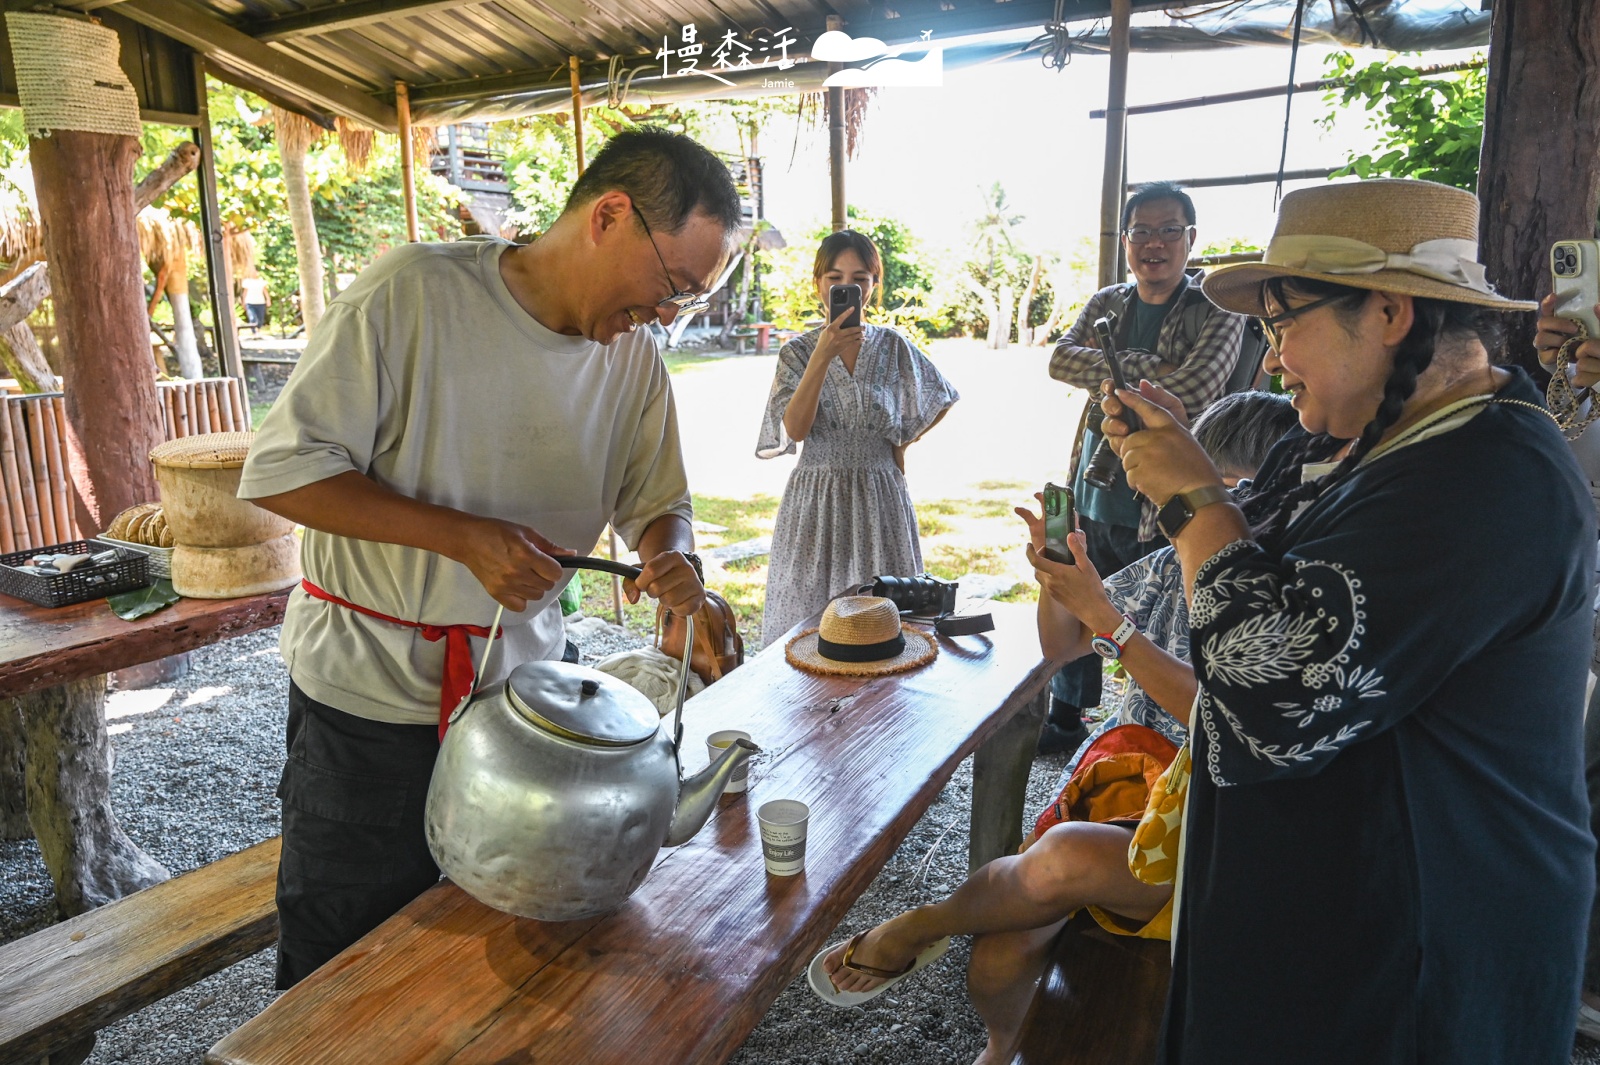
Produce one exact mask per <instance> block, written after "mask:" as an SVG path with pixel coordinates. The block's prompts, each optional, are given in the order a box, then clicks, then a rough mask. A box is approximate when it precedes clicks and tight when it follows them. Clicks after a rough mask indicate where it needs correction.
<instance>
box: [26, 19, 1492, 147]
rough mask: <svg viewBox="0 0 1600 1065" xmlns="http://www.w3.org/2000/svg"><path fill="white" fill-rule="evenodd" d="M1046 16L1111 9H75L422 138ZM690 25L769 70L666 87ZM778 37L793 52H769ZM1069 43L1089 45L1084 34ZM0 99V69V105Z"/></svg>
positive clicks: (989, 46)
mask: <svg viewBox="0 0 1600 1065" xmlns="http://www.w3.org/2000/svg"><path fill="white" fill-rule="evenodd" d="M1058 3H1059V7H1060V11H1061V15H1062V18H1063V20H1064V21H1066V22H1088V21H1090V20H1093V19H1098V18H1104V17H1106V16H1107V15H1108V14H1109V7H1110V0H834V2H833V3H831V4H829V3H825V2H823V0H616V2H606V0H487V2H483V0H477V2H474V0H335V2H332V3H328V2H325V0H323V2H312V3H302V2H300V0H77V6H79V7H80V8H82V9H96V11H97V13H101V12H105V13H109V12H111V11H115V12H117V14H118V16H125V17H126V19H129V20H132V21H133V22H137V23H139V24H141V25H142V26H144V27H147V28H148V29H154V30H156V31H158V32H159V33H160V34H163V35H166V36H167V37H170V38H172V39H173V40H174V41H176V42H178V43H179V44H180V45H181V46H185V47H189V48H193V49H195V50H196V51H199V52H201V53H202V54H204V55H205V56H206V58H207V63H208V64H209V66H210V67H211V68H212V69H213V70H214V71H215V72H216V73H218V74H219V75H220V76H222V77H224V78H225V79H227V80H229V81H233V82H235V83H237V84H239V85H242V86H244V87H246V88H250V89H253V90H255V91H257V92H261V93H263V94H264V95H266V96H268V98H270V99H272V100H274V102H277V103H280V104H283V105H285V106H290V107H293V108H295V109H297V110H300V111H303V112H304V113H306V114H308V115H311V116H312V117H313V118H315V119H317V120H319V121H322V122H324V123H325V124H327V123H331V116H333V115H344V116H346V117H348V118H351V119H354V120H355V121H357V122H360V123H363V124H365V125H369V126H374V127H378V128H383V129H391V130H392V129H393V128H394V125H395V113H394V107H393V102H394V86H395V82H396V81H404V82H405V83H406V84H407V85H408V86H409V87H410V94H409V95H410V99H411V105H412V113H413V117H414V120H415V121H417V122H418V123H421V124H430V125H437V124H441V123H446V122H453V121H461V120H466V119H472V118H495V117H507V116H511V115H516V114H527V113H533V112H538V111H548V110H553V109H556V108H562V107H565V106H568V105H569V104H568V98H569V95H570V81H569V78H570V73H569V68H568V57H569V56H573V55H576V56H578V57H579V59H580V60H581V64H582V65H581V80H582V85H583V89H584V98H585V100H586V101H587V102H590V103H594V102H599V101H602V100H604V99H605V98H606V96H607V90H608V88H613V87H615V82H614V81H613V74H614V73H616V72H618V71H620V72H622V73H624V74H625V73H627V72H632V73H633V74H634V75H635V76H634V78H633V82H632V88H633V90H634V93H635V98H636V99H641V100H647V101H662V100H666V99H688V98H698V97H715V96H732V95H739V96H749V95H752V94H759V93H762V92H772V91H785V92H794V91H807V90H811V89H815V88H818V87H820V83H821V81H822V79H823V77H825V76H826V68H825V67H824V66H823V65H822V64H816V63H803V64H802V65H801V66H799V67H795V68H791V69H789V70H785V71H784V72H783V74H782V80H783V81H785V82H788V81H793V83H794V85H793V88H789V87H788V86H787V85H785V86H784V87H783V88H782V89H781V90H775V89H774V88H773V87H772V86H769V85H766V84H765V83H766V82H767V81H768V80H769V79H770V78H771V76H772V75H773V74H775V73H776V71H775V70H774V69H773V65H772V61H773V60H774V59H776V58H777V56H778V54H779V52H780V51H782V50H783V49H784V48H786V49H787V54H788V56H789V57H790V58H795V57H807V56H808V55H809V52H810V49H811V45H812V42H813V41H815V40H816V38H817V37H818V36H819V35H821V34H822V33H823V31H824V30H825V29H826V24H827V17H828V16H829V15H830V14H837V15H839V16H841V17H842V18H843V19H844V24H845V29H846V31H847V32H848V33H850V34H851V35H852V36H854V37H857V38H860V37H875V38H878V39H879V40H881V41H883V42H885V43H886V44H889V45H897V44H906V43H910V42H914V41H917V40H919V38H922V37H923V36H924V35H930V36H931V38H932V39H933V40H934V41H935V42H943V41H952V42H953V41H956V40H957V39H959V38H962V37H970V36H972V35H974V34H978V33H986V32H987V33H992V32H994V31H1002V30H1027V29H1029V28H1033V29H1037V30H1040V31H1042V29H1043V27H1044V25H1045V24H1046V23H1047V22H1050V21H1052V20H1053V19H1054V18H1055V15H1056V12H1057V8H1058ZM1133 6H1134V10H1135V11H1136V12H1138V11H1146V12H1154V11H1157V10H1163V9H1166V10H1171V8H1170V2H1164V0H1134V4H1133ZM1292 7H1293V5H1292V4H1288V3H1286V2H1285V0H1236V2H1234V3H1231V4H1224V5H1223V6H1221V7H1219V6H1218V5H1217V4H1215V3H1209V4H1200V5H1190V6H1189V8H1187V9H1186V10H1187V14H1185V15H1182V16H1180V17H1175V18H1166V19H1164V21H1165V22H1167V23H1168V24H1169V25H1170V26H1171V27H1172V28H1171V29H1166V30H1160V31H1158V32H1157V35H1156V36H1155V37H1151V36H1148V35H1147V36H1146V40H1151V41H1156V40H1159V34H1160V33H1166V34H1167V36H1168V37H1171V38H1172V41H1171V42H1169V44H1168V45H1167V46H1169V47H1195V46H1197V45H1198V46H1204V45H1205V44H1207V43H1208V42H1209V43H1213V44H1214V43H1222V42H1223V41H1225V40H1226V39H1227V35H1228V34H1229V33H1230V32H1233V31H1238V32H1239V33H1243V32H1244V31H1243V30H1242V29H1240V27H1242V26H1246V25H1247V24H1248V28H1249V29H1250V33H1251V34H1254V35H1255V36H1254V37H1250V36H1248V35H1247V36H1246V37H1244V38H1240V39H1261V40H1272V39H1275V37H1274V30H1275V27H1276V24H1277V23H1278V22H1282V21H1284V19H1285V18H1286V17H1288V16H1285V15H1284V14H1283V11H1284V10H1288V9H1292ZM1311 7H1312V11H1311V13H1310V14H1308V20H1311V21H1316V20H1317V19H1322V20H1323V21H1324V22H1327V23H1328V27H1327V29H1328V33H1329V35H1330V38H1331V39H1336V40H1338V39H1343V40H1346V41H1349V40H1350V37H1351V35H1352V34H1357V35H1360V36H1362V37H1364V36H1365V35H1367V34H1369V33H1370V32H1371V31H1372V29H1373V27H1376V26H1393V25H1404V24H1405V23H1406V21H1407V15H1408V14H1409V13H1411V12H1416V13H1417V14H1418V15H1419V16H1420V17H1423V18H1429V17H1437V18H1442V19H1444V20H1446V21H1447V22H1448V23H1449V24H1450V25H1452V26H1456V30H1455V31H1454V32H1457V33H1462V32H1465V33H1468V34H1471V33H1476V32H1480V30H1481V32H1484V33H1486V32H1487V30H1486V27H1487V16H1486V15H1483V14H1482V13H1481V12H1480V11H1479V10H1478V0H1470V2H1469V0H1345V3H1344V5H1330V6H1329V8H1328V14H1327V15H1326V17H1324V16H1323V14H1321V12H1322V5H1311ZM1457 7H1459V8H1460V10H1459V11H1457V10H1455V8H1457ZM1197 8H1198V10H1197ZM1446 9H1449V10H1446ZM1424 12H1426V13H1427V14H1426V15H1423V13H1424ZM1435 12H1440V13H1439V14H1437V15H1435V14H1434V13H1435ZM1150 17H1151V18H1156V17H1157V16H1154V15H1152V16H1150ZM1251 20H1253V22H1252V21H1251ZM119 21H120V19H119ZM1410 21H1411V22H1412V23H1413V24H1420V23H1418V19H1417V18H1412V19H1410ZM1456 24H1459V26H1457V25H1456ZM1480 24H1481V26H1480ZM691 25H692V26H693V27H694V36H695V37H696V43H697V44H698V45H699V47H700V54H699V56H698V57H697V62H698V63H699V72H704V71H705V70H706V69H707V68H711V67H713V66H714V60H713V55H714V50H715V49H717V48H718V46H719V44H722V42H723V41H724V38H725V37H728V36H731V37H733V38H734V40H735V41H736V44H734V45H725V46H724V47H725V48H727V49H729V50H730V51H731V53H732V54H733V55H738V54H740V53H739V51H738V49H740V48H743V49H747V50H748V51H747V52H746V53H744V54H745V55H746V57H747V61H748V62H750V63H751V64H757V63H759V62H761V61H765V62H766V63H767V65H766V66H759V65H752V66H751V67H749V68H748V69H743V70H739V71H737V72H735V71H730V70H721V71H720V72H719V74H718V78H717V79H715V80H714V79H712V78H709V77H700V76H689V77H681V76H679V72H680V71H681V70H682V67H683V64H684V57H683V56H681V55H677V54H674V55H672V56H668V57H667V60H666V63H667V67H668V69H667V71H666V72H665V73H663V71H662V68H661V59H660V58H659V57H658V55H657V53H658V51H659V50H660V49H662V48H663V47H666V48H667V49H670V50H671V51H672V52H674V53H678V52H680V51H681V50H682V49H683V46H684V32H685V27H687V26H691ZM1430 32H1431V31H1430ZM1027 36H1028V34H1026V33H1024V34H1023V37H1024V38H1026V37H1027ZM780 40H781V41H785V42H788V43H787V44H786V45H784V46H782V47H780V45H779V43H778V42H779V41H780ZM1082 43H1083V44H1084V45H1085V46H1087V47H1090V48H1093V47H1095V46H1096V45H1097V44H1100V42H1099V41H1097V40H1096V41H1093V43H1091V40H1090V39H1087V38H1086V39H1084V40H1083V42H1082ZM1024 45H1025V40H1024V42H1023V44H1019V43H1018V42H1017V41H1015V40H1013V41H1012V42H1011V43H1000V44H995V43H981V44H976V45H970V46H966V47H962V48H953V49H951V50H950V51H948V52H947V53H946V54H945V65H946V66H952V65H956V66H959V65H963V64H965V63H970V62H990V61H994V60H995V59H999V58H1005V57H1007V56H1008V55H1015V54H1017V53H1019V52H1021V51H1023V50H1024ZM1102 46H1103V45H1102ZM1155 46H1156V47H1160V46H1161V45H1160V44H1159V43H1157V44H1156V45H1155ZM762 49H764V51H762ZM614 58H615V59H616V60H617V63H616V66H617V67H618V71H614V70H613V59H614ZM729 82H731V83H733V84H732V85H729V84H727V83H729ZM4 88H5V81H4V70H3V62H0V92H3V90H4Z"/></svg>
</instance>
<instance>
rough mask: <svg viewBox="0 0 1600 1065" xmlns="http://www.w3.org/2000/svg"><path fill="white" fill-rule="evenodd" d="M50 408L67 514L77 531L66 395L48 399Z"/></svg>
mask: <svg viewBox="0 0 1600 1065" xmlns="http://www.w3.org/2000/svg"><path fill="white" fill-rule="evenodd" d="M50 406H51V409H52V410H53V411H54V412H55V416H56V441H57V442H58V443H59V444H60V445H61V473H62V481H61V484H62V488H63V489H64V490H65V491H66V493H67V514H68V516H69V517H70V519H71V522H72V529H73V531H74V532H77V531H78V529H79V525H78V511H77V508H76V507H75V506H74V504H75V503H76V502H77V501H78V489H77V486H76V484H75V483H74V482H73V479H72V478H73V472H74V471H73V469H72V446H71V440H72V427H71V423H70V422H68V421H67V397H66V396H53V397H52V398H51V401H50Z"/></svg>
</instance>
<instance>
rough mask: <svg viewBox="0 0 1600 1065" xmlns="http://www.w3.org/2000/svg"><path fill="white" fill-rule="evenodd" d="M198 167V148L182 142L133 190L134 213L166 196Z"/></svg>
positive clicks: (195, 145)
mask: <svg viewBox="0 0 1600 1065" xmlns="http://www.w3.org/2000/svg"><path fill="white" fill-rule="evenodd" d="M199 165H200V146H199V145H198V144H196V143H194V141H184V142H183V143H182V144H180V145H178V146H177V147H176V148H174V149H172V153H171V154H170V155H168V156H167V158H166V159H165V161H163V162H162V164H161V165H160V166H158V167H156V168H155V169H154V170H152V171H150V173H148V174H146V175H145V176H144V179H143V180H141V181H140V182H139V184H138V185H137V186H135V187H134V190H133V209H134V213H135V214H137V213H138V212H140V211H142V210H144V209H145V208H146V207H149V206H150V205H151V204H152V203H155V202H156V201H157V200H159V199H160V198H161V197H163V196H165V195H166V194H167V190H168V189H170V188H171V187H172V186H173V185H174V184H175V183H176V182H177V181H178V179H180V178H182V177H183V176H184V175H186V174H188V173H189V172H190V171H192V170H193V169H194V168H195V167H197V166H199Z"/></svg>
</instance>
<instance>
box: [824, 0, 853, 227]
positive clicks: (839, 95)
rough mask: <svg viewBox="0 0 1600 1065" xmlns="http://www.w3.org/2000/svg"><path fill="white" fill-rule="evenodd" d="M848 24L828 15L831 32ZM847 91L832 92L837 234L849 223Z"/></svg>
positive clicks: (831, 167)
mask: <svg viewBox="0 0 1600 1065" xmlns="http://www.w3.org/2000/svg"><path fill="white" fill-rule="evenodd" d="M843 28H844V21H843V20H842V19H841V18H840V17H839V16H838V15H829V16H828V29H830V30H842V29H843ZM843 69H844V64H842V63H829V64H828V73H829V74H836V73H838V72H839V71H841V70H843ZM844 123H845V115H844V90H843V89H841V88H839V87H838V86H837V85H835V86H833V87H831V88H829V89H828V180H829V183H830V185H831V186H832V188H833V231H834V232H835V233H837V232H838V231H839V230H841V229H843V228H844V227H845V225H846V224H847V222H848V210H847V208H846V206H845V195H844V149H845V125H844Z"/></svg>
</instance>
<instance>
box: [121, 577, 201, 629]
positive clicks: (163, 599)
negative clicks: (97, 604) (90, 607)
mask: <svg viewBox="0 0 1600 1065" xmlns="http://www.w3.org/2000/svg"><path fill="white" fill-rule="evenodd" d="M180 598H182V597H181V596H179V595H178V593H177V592H175V591H173V590H172V582H171V581H169V580H167V579H166V578H165V577H163V578H161V579H160V580H158V581H156V582H155V583H154V584H152V585H151V586H150V587H148V588H138V589H135V590H134V591H131V592H121V593H119V594H117V595H111V596H107V597H106V602H107V603H108V604H109V605H110V607H111V612H112V613H114V614H116V615H117V617H119V618H121V619H122V620H123V621H137V620H139V619H140V618H142V617H144V616H145V615H146V614H154V613H155V612H156V611H157V610H160V609H161V608H162V607H165V606H171V605H172V604H173V603H176V602H177V601H178V600H179V599H180Z"/></svg>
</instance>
